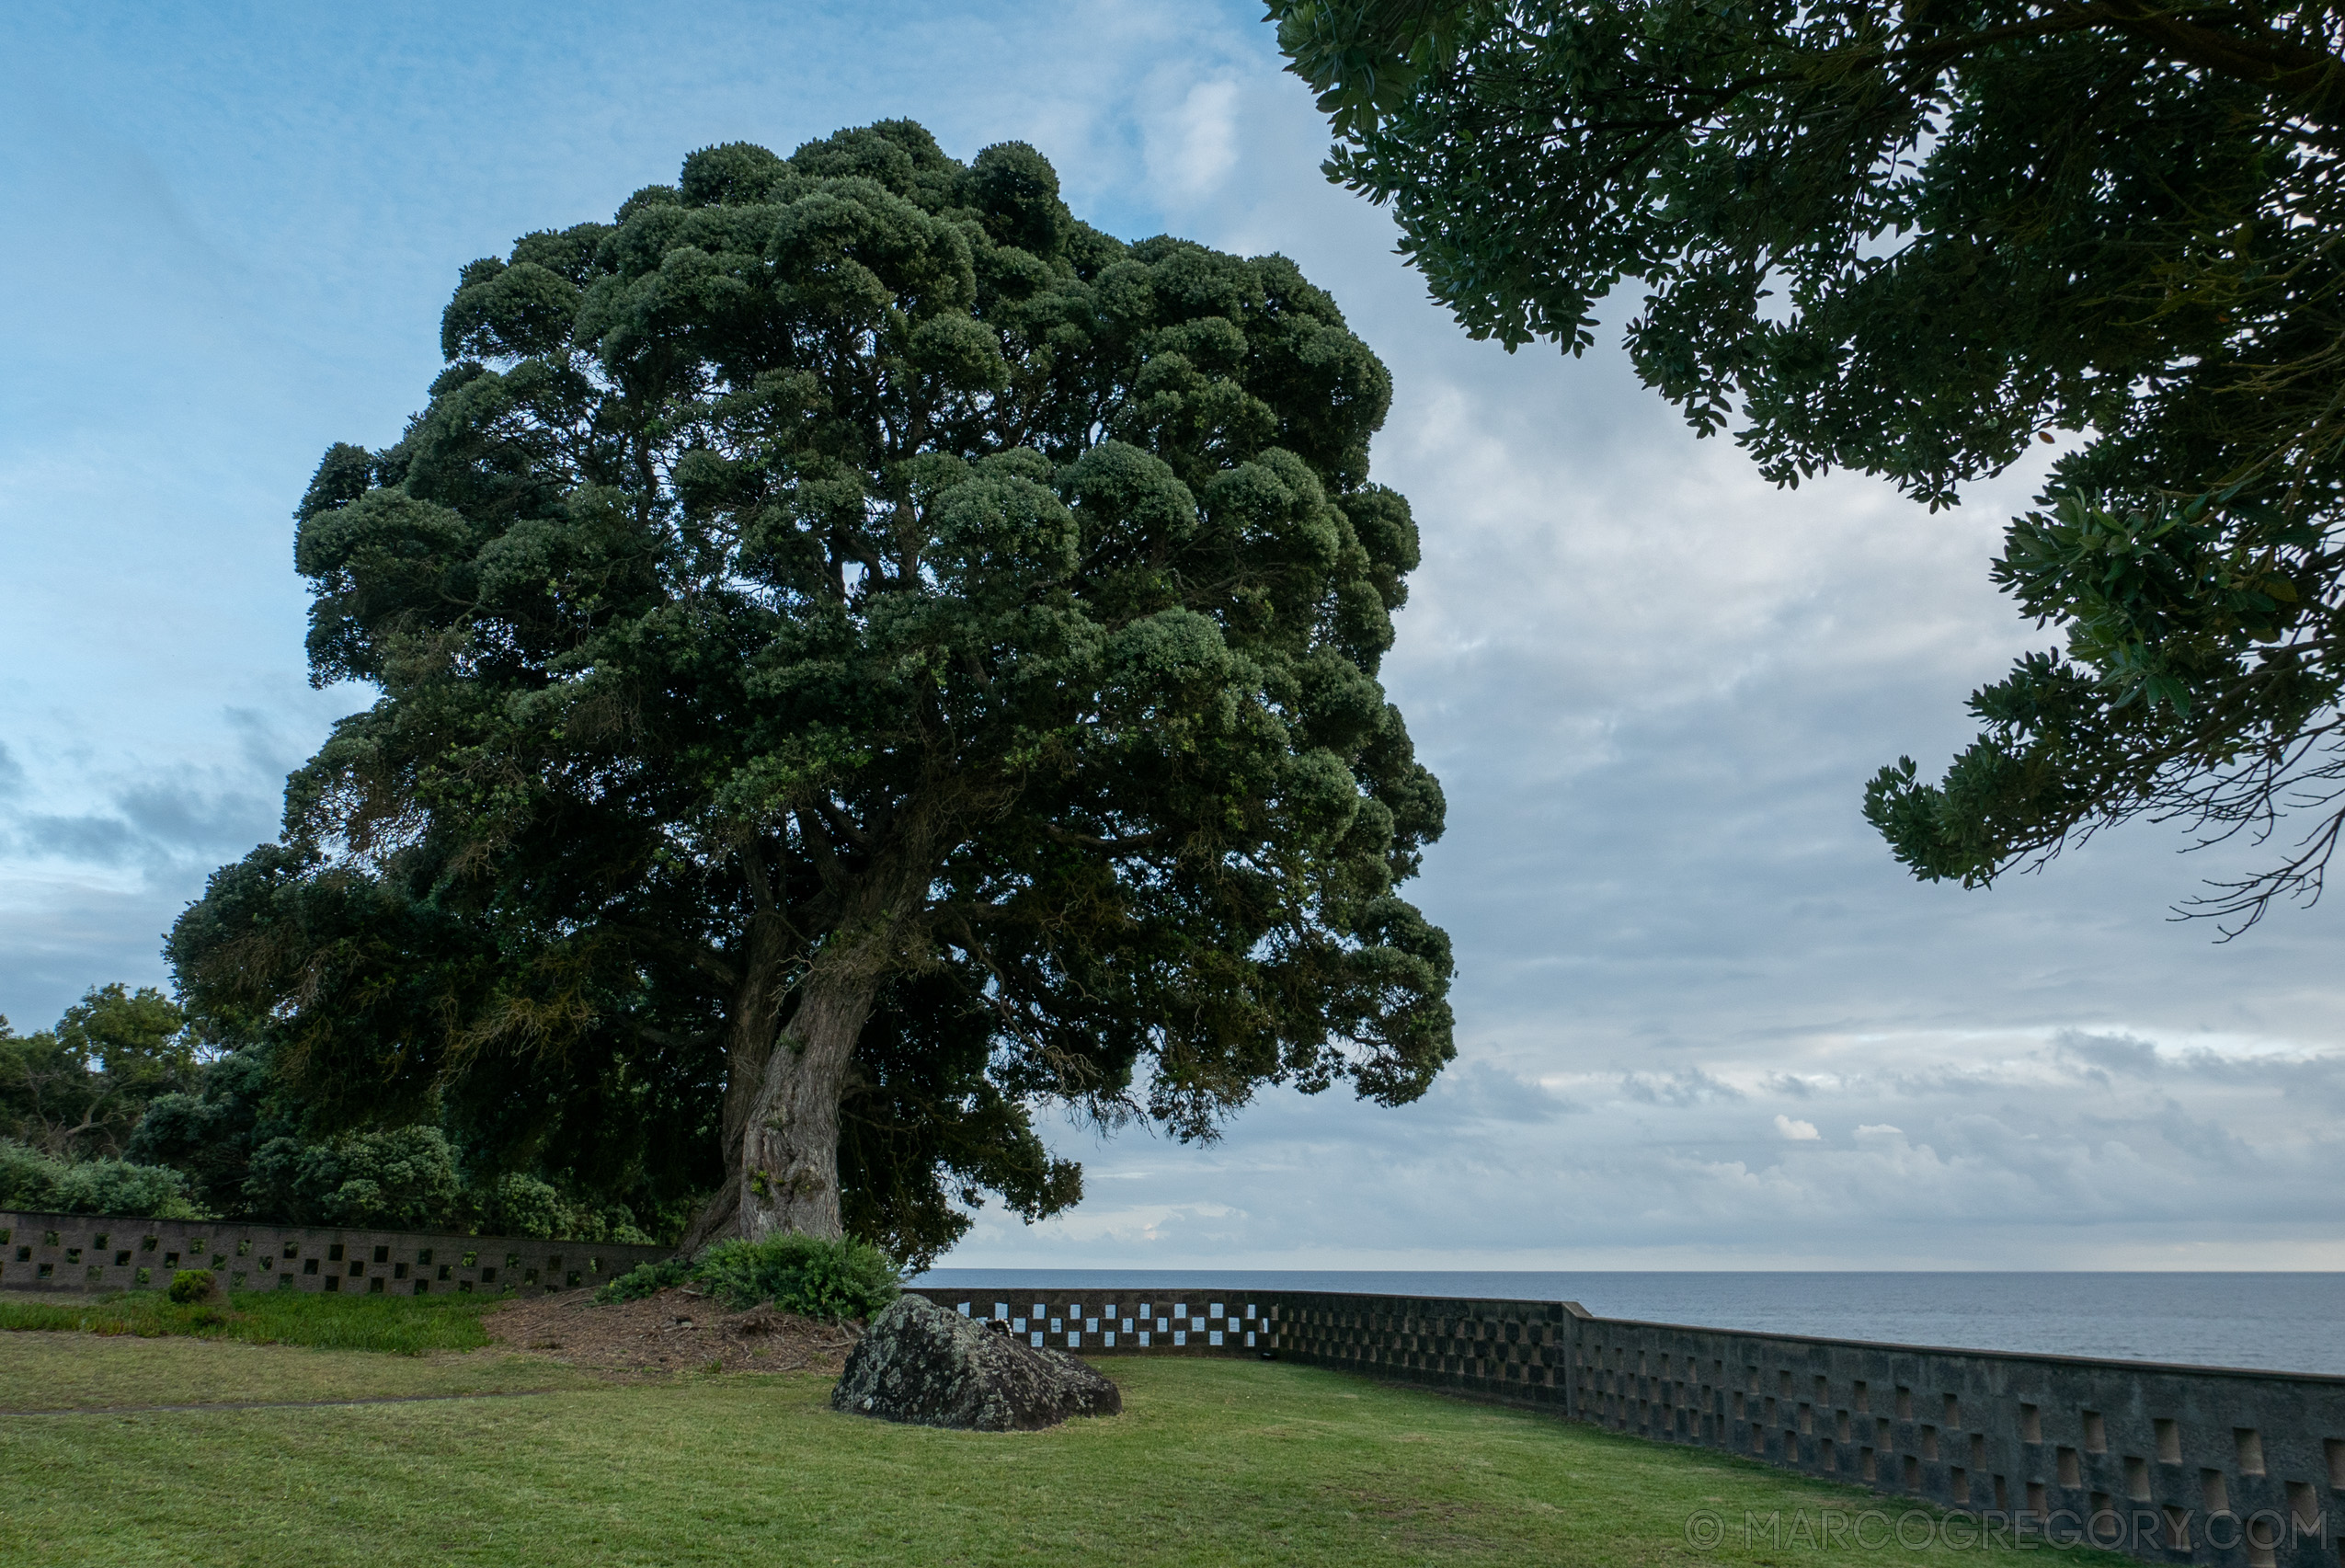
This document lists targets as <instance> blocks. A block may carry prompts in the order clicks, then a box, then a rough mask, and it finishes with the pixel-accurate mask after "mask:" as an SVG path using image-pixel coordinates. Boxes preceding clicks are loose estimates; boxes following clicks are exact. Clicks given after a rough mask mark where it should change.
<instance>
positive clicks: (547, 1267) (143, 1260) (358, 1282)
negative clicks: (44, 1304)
mask: <svg viewBox="0 0 2345 1568" xmlns="http://www.w3.org/2000/svg"><path fill="white" fill-rule="evenodd" d="M674 1255H675V1249H674V1248H672V1247H638V1246H626V1245H623V1244H620V1243H616V1242H541V1241H537V1240H535V1239H533V1238H530V1237H512V1236H440V1235H429V1234H424V1233H421V1232H417V1231H408V1230H329V1229H322V1228H309V1227H303V1226H291V1225H254V1224H247V1223H245V1222H244V1221H241V1220H226V1219H121V1218H117V1217H112V1216H100V1215H90V1214H35V1213H25V1212H21V1211H17V1210H14V1209H0V1290H75V1291H81V1290H139V1289H161V1288H163V1287H165V1286H167V1285H169V1284H170V1283H171V1276H172V1274H173V1272H174V1271H176V1270H178V1269H182V1268H208V1269H211V1270H212V1271H213V1272H214V1273H215V1274H217V1275H218V1276H220V1282H221V1283H222V1284H223V1285H225V1286H227V1287H229V1288H231V1289H235V1290H337V1291H341V1290H349V1291H361V1292H365V1293H368V1294H372V1295H383V1294H390V1295H397V1296H424V1295H429V1294H433V1293H436V1292H440V1291H467V1290H473V1289H488V1290H502V1289H505V1288H508V1287H511V1288H515V1289H519V1290H523V1291H542V1290H564V1289H567V1288H570V1287H572V1286H575V1285H600V1284H601V1283H602V1282H603V1281H605V1280H607V1279H609V1278H610V1277H611V1276H612V1275H614V1274H624V1273H625V1272H626V1271H627V1270H629V1269H631V1268H633V1267H635V1265H637V1264H639V1263H648V1262H650V1261H652V1260H653V1259H656V1258H665V1257H672V1256H674Z"/></svg>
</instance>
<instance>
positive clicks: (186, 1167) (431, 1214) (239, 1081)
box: [127, 1046, 684, 1243]
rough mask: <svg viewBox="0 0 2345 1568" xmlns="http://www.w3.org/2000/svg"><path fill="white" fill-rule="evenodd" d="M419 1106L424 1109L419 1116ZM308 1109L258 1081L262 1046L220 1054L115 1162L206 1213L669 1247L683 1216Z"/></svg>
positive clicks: (154, 1107)
mask: <svg viewBox="0 0 2345 1568" xmlns="http://www.w3.org/2000/svg"><path fill="white" fill-rule="evenodd" d="M427 1108H429V1107H427ZM309 1113H310V1107H308V1106H305V1105H303V1104H302V1103H301V1102H300V1100H299V1099H298V1097H297V1096H296V1095H295V1094H294V1093H292V1091H291V1090H290V1089H289V1087H288V1086H287V1085H285V1084H283V1083H281V1082H279V1080H278V1078H277V1076H276V1075H275V1074H272V1073H271V1072H270V1071H269V1048H268V1047H266V1046H258V1047H245V1048H242V1049H238V1050H234V1051H225V1052H221V1053H219V1054H218V1055H216V1056H214V1057H213V1058H212V1059H211V1060H209V1061H207V1062H205V1063H203V1064H202V1065H201V1067H200V1069H199V1071H198V1075H197V1087H196V1089H195V1091H194V1092H193V1093H174V1094H165V1095H162V1096H159V1097H158V1098H156V1099H155V1100H154V1101H153V1102H152V1103H150V1104H148V1106H147V1107H146V1115H145V1116H144V1117H143V1119H142V1120H141V1121H140V1123H139V1124H138V1127H136V1129H135V1130H134V1131H133V1132H132V1136H131V1139H130V1141H129V1145H128V1149H127V1153H128V1156H129V1157H130V1158H131V1159H132V1160H134V1161H137V1162H140V1163H142V1164H146V1165H158V1166H169V1167H171V1168H173V1169H175V1170H177V1172H179V1173H181V1174H183V1175H184V1176H185V1177H186V1178H187V1180H188V1184H189V1192H190V1196H191V1197H192V1199H193V1201H194V1202H196V1203H197V1204H199V1205H200V1206H201V1207H204V1208H206V1209H209V1210H211V1211H212V1212H213V1213H215V1214H220V1215H224V1216H230V1217H235V1218H248V1219H263V1220H269V1221H274V1222H279V1223H285V1224H295V1225H345V1226H352V1227H360V1228H388V1229H395V1230H439V1231H454V1232H463V1233H470V1234H485V1235H498V1236H540V1237H549V1238H550V1237H557V1236H558V1237H561V1238H563V1239H565V1240H572V1241H586V1242H605V1241H609V1242H638V1243H644V1242H652V1241H654V1240H656V1239H660V1238H665V1239H668V1240H673V1239H674V1238H675V1237H676V1235H677V1234H678V1233H679V1231H681V1228H682V1224H683V1218H684V1217H683V1215H682V1214H681V1212H679V1211H677V1210H676V1209H673V1208H671V1209H669V1210H668V1211H664V1212H663V1211H662V1210H661V1209H660V1208H659V1207H658V1205H657V1203H656V1202H654V1203H651V1204H649V1205H646V1206H645V1207H643V1208H642V1209H640V1210H639V1209H638V1208H636V1207H631V1206H630V1204H629V1202H628V1199H629V1198H630V1197H633V1198H634V1199H635V1201H636V1203H638V1204H641V1203H643V1200H644V1197H645V1196H646V1195H644V1194H643V1193H642V1192H641V1191H639V1190H638V1191H635V1192H633V1193H630V1192H626V1191H624V1190H621V1191H612V1190H609V1189H605V1190H603V1191H601V1192H596V1191H591V1190H586V1189H584V1188H583V1187H582V1184H580V1183H578V1181H577V1180H576V1179H575V1178H574V1177H573V1176H572V1175H571V1173H567V1172H561V1171H556V1172H553V1173H531V1172H528V1171H513V1170H500V1169H498V1164H497V1162H496V1161H495V1160H494V1159H493V1158H488V1157H484V1156H483V1155H481V1154H479V1153H478V1152H476V1151H475V1150H470V1149H467V1147H466V1146H465V1145H463V1144H462V1143H460V1142H458V1141H457V1139H455V1138H454V1137H452V1136H451V1135H450V1132H449V1131H448V1129H447V1127H444V1126H433V1125H422V1124H416V1125H409V1126H406V1127H381V1128H377V1129H372V1130H368V1131H362V1132H338V1133H336V1132H326V1133H319V1134H313V1133H312V1132H311V1131H310V1130H309V1127H310V1125H311V1122H312V1119H313V1118H312V1117H311V1116H310V1114H309Z"/></svg>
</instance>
